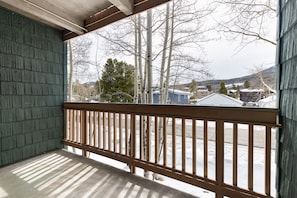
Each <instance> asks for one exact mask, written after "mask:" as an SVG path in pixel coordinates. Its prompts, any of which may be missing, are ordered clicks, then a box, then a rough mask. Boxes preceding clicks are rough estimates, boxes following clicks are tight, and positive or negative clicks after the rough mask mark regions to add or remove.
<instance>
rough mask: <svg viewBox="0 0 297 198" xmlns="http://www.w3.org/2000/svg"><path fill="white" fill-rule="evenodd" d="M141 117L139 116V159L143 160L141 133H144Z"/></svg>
mask: <svg viewBox="0 0 297 198" xmlns="http://www.w3.org/2000/svg"><path fill="white" fill-rule="evenodd" d="M143 124H144V123H143V117H142V115H140V116H139V125H138V126H139V159H141V160H142V159H143V155H144V153H143V151H144V145H143V131H144V127H143Z"/></svg>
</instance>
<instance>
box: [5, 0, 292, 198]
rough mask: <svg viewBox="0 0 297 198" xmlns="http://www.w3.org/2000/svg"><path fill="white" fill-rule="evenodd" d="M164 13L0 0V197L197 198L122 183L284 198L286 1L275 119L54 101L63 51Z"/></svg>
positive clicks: (288, 154) (131, 4)
mask: <svg viewBox="0 0 297 198" xmlns="http://www.w3.org/2000/svg"><path fill="white" fill-rule="evenodd" d="M166 2H167V0H162V1H160V0H159V1H157V0H135V1H129V0H124V1H113V0H109V1H107V0H104V1H99V0H89V1H88V3H84V2H83V3H82V2H81V1H79V0H75V1H72V2H71V3H69V2H67V3H65V2H62V1H58V0H57V1H51V3H49V2H47V1H42V2H39V1H35V0H34V1H33V0H31V1H29V0H24V1H17V0H13V1H5V0H0V6H1V7H0V14H1V18H0V30H1V32H0V39H1V42H0V45H1V47H0V58H1V60H0V69H1V73H0V83H1V87H0V130H1V131H0V133H1V134H0V139H1V141H0V157H1V160H0V167H1V169H0V178H1V180H0V197H43V196H49V197H69V196H71V197H191V196H194V197H195V196H198V197H203V194H197V193H196V191H193V192H189V193H190V194H186V193H183V192H179V191H177V190H176V189H172V188H168V187H164V186H163V185H161V184H160V183H162V182H160V183H154V182H152V181H149V180H147V179H143V178H140V177H138V176H135V175H133V174H140V175H143V174H146V175H147V176H148V178H149V179H152V178H153V179H156V180H158V179H160V177H166V179H167V178H170V179H174V180H178V181H181V182H184V183H187V184H190V185H191V186H193V187H199V188H200V189H204V190H203V191H205V192H207V193H210V194H211V193H213V196H215V197H218V198H219V197H220V198H221V197H263V198H264V197H275V196H279V197H295V196H296V194H297V191H296V178H297V177H295V176H296V173H297V172H296V169H294V163H295V162H296V144H295V143H296V139H297V138H296V134H295V129H296V126H297V124H296V123H297V122H296V120H297V119H296V115H297V114H296V108H295V107H296V104H295V103H296V102H295V100H296V83H295V81H296V78H295V75H296V69H295V67H296V64H297V63H296V58H294V57H296V55H297V52H296V47H295V45H294V42H295V41H296V34H294V28H295V27H296V17H295V18H294V17H293V14H294V10H295V9H294V8H295V7H296V4H295V2H294V1H293V0H288V1H286V2H280V5H279V16H281V17H279V19H280V21H279V25H280V27H279V29H280V31H279V32H278V38H279V42H278V46H279V47H278V51H277V55H278V58H277V67H278V78H277V80H278V87H277V88H278V95H279V109H261V108H259V109H258V108H257V109H256V108H229V107H198V106H190V105H188V106H186V105H185V106H178V105H145V104H143V105H136V104H107V103H104V104H88V103H68V102H65V101H66V93H67V75H66V74H67V61H66V60H67V59H66V56H67V53H66V46H65V44H64V41H65V40H67V39H71V38H73V37H75V36H78V35H81V34H84V33H86V32H89V31H93V30H95V29H97V28H100V27H103V26H105V25H108V24H110V23H112V22H114V21H117V20H120V19H122V18H125V17H127V16H130V15H132V14H136V13H139V12H142V11H145V10H147V9H150V8H152V7H154V6H157V5H160V4H162V3H166ZM77 7H80V8H81V9H76V8H77ZM290 12H291V15H290V14H288V13H290ZM17 13H18V14H17ZM27 17H29V18H27ZM34 20H36V21H38V22H36V21H34ZM295 29H296V28H295ZM65 147H70V150H75V151H77V152H80V153H81V155H82V156H83V157H81V156H77V155H74V154H71V153H69V152H66V151H64V150H61V149H63V148H65ZM72 148H73V149H72ZM77 149H78V150H77ZM44 153H45V154H44ZM41 154H43V155H41ZM95 154H96V156H95ZM94 156H95V157H94ZM98 156H104V157H107V158H108V159H109V158H110V159H113V160H115V161H116V162H114V161H113V162H110V161H108V162H109V163H118V162H121V163H123V167H124V169H125V170H126V171H123V170H118V169H115V168H111V167H110V166H108V165H102V164H100V163H98V162H95V161H93V160H90V159H87V157H93V158H96V157H98ZM274 156H276V157H274ZM29 158H30V159H29ZM274 158H275V159H274ZM274 161H275V162H276V166H275V162H274ZM275 187H276V188H275ZM184 190H185V189H184ZM185 191H187V190H185Z"/></svg>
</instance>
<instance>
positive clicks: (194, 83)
mask: <svg viewBox="0 0 297 198" xmlns="http://www.w3.org/2000/svg"><path fill="white" fill-rule="evenodd" d="M197 86H198V83H197V81H196V80H194V79H193V80H192V82H191V84H190V92H191V93H193V94H195V93H196V91H197Z"/></svg>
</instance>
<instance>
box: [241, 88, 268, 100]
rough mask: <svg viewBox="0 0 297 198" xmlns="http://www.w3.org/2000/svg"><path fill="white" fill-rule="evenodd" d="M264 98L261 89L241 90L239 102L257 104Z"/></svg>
mask: <svg viewBox="0 0 297 198" xmlns="http://www.w3.org/2000/svg"><path fill="white" fill-rule="evenodd" d="M263 98H265V92H264V90H263V89H241V90H240V100H241V101H243V102H258V101H259V100H261V99H263Z"/></svg>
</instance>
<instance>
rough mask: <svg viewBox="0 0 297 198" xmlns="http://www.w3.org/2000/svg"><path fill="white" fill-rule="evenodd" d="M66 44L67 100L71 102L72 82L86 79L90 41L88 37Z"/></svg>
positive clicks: (72, 40)
mask: <svg viewBox="0 0 297 198" xmlns="http://www.w3.org/2000/svg"><path fill="white" fill-rule="evenodd" d="M67 44H68V51H69V53H68V63H69V64H68V65H69V77H68V85H69V88H68V89H69V92H68V98H69V100H70V101H71V100H72V96H73V93H74V92H73V81H74V80H78V79H86V76H87V75H88V74H87V71H88V68H89V65H90V60H89V50H90V46H91V44H92V41H91V40H90V39H88V37H84V38H75V39H71V40H69V41H68V42H67Z"/></svg>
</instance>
